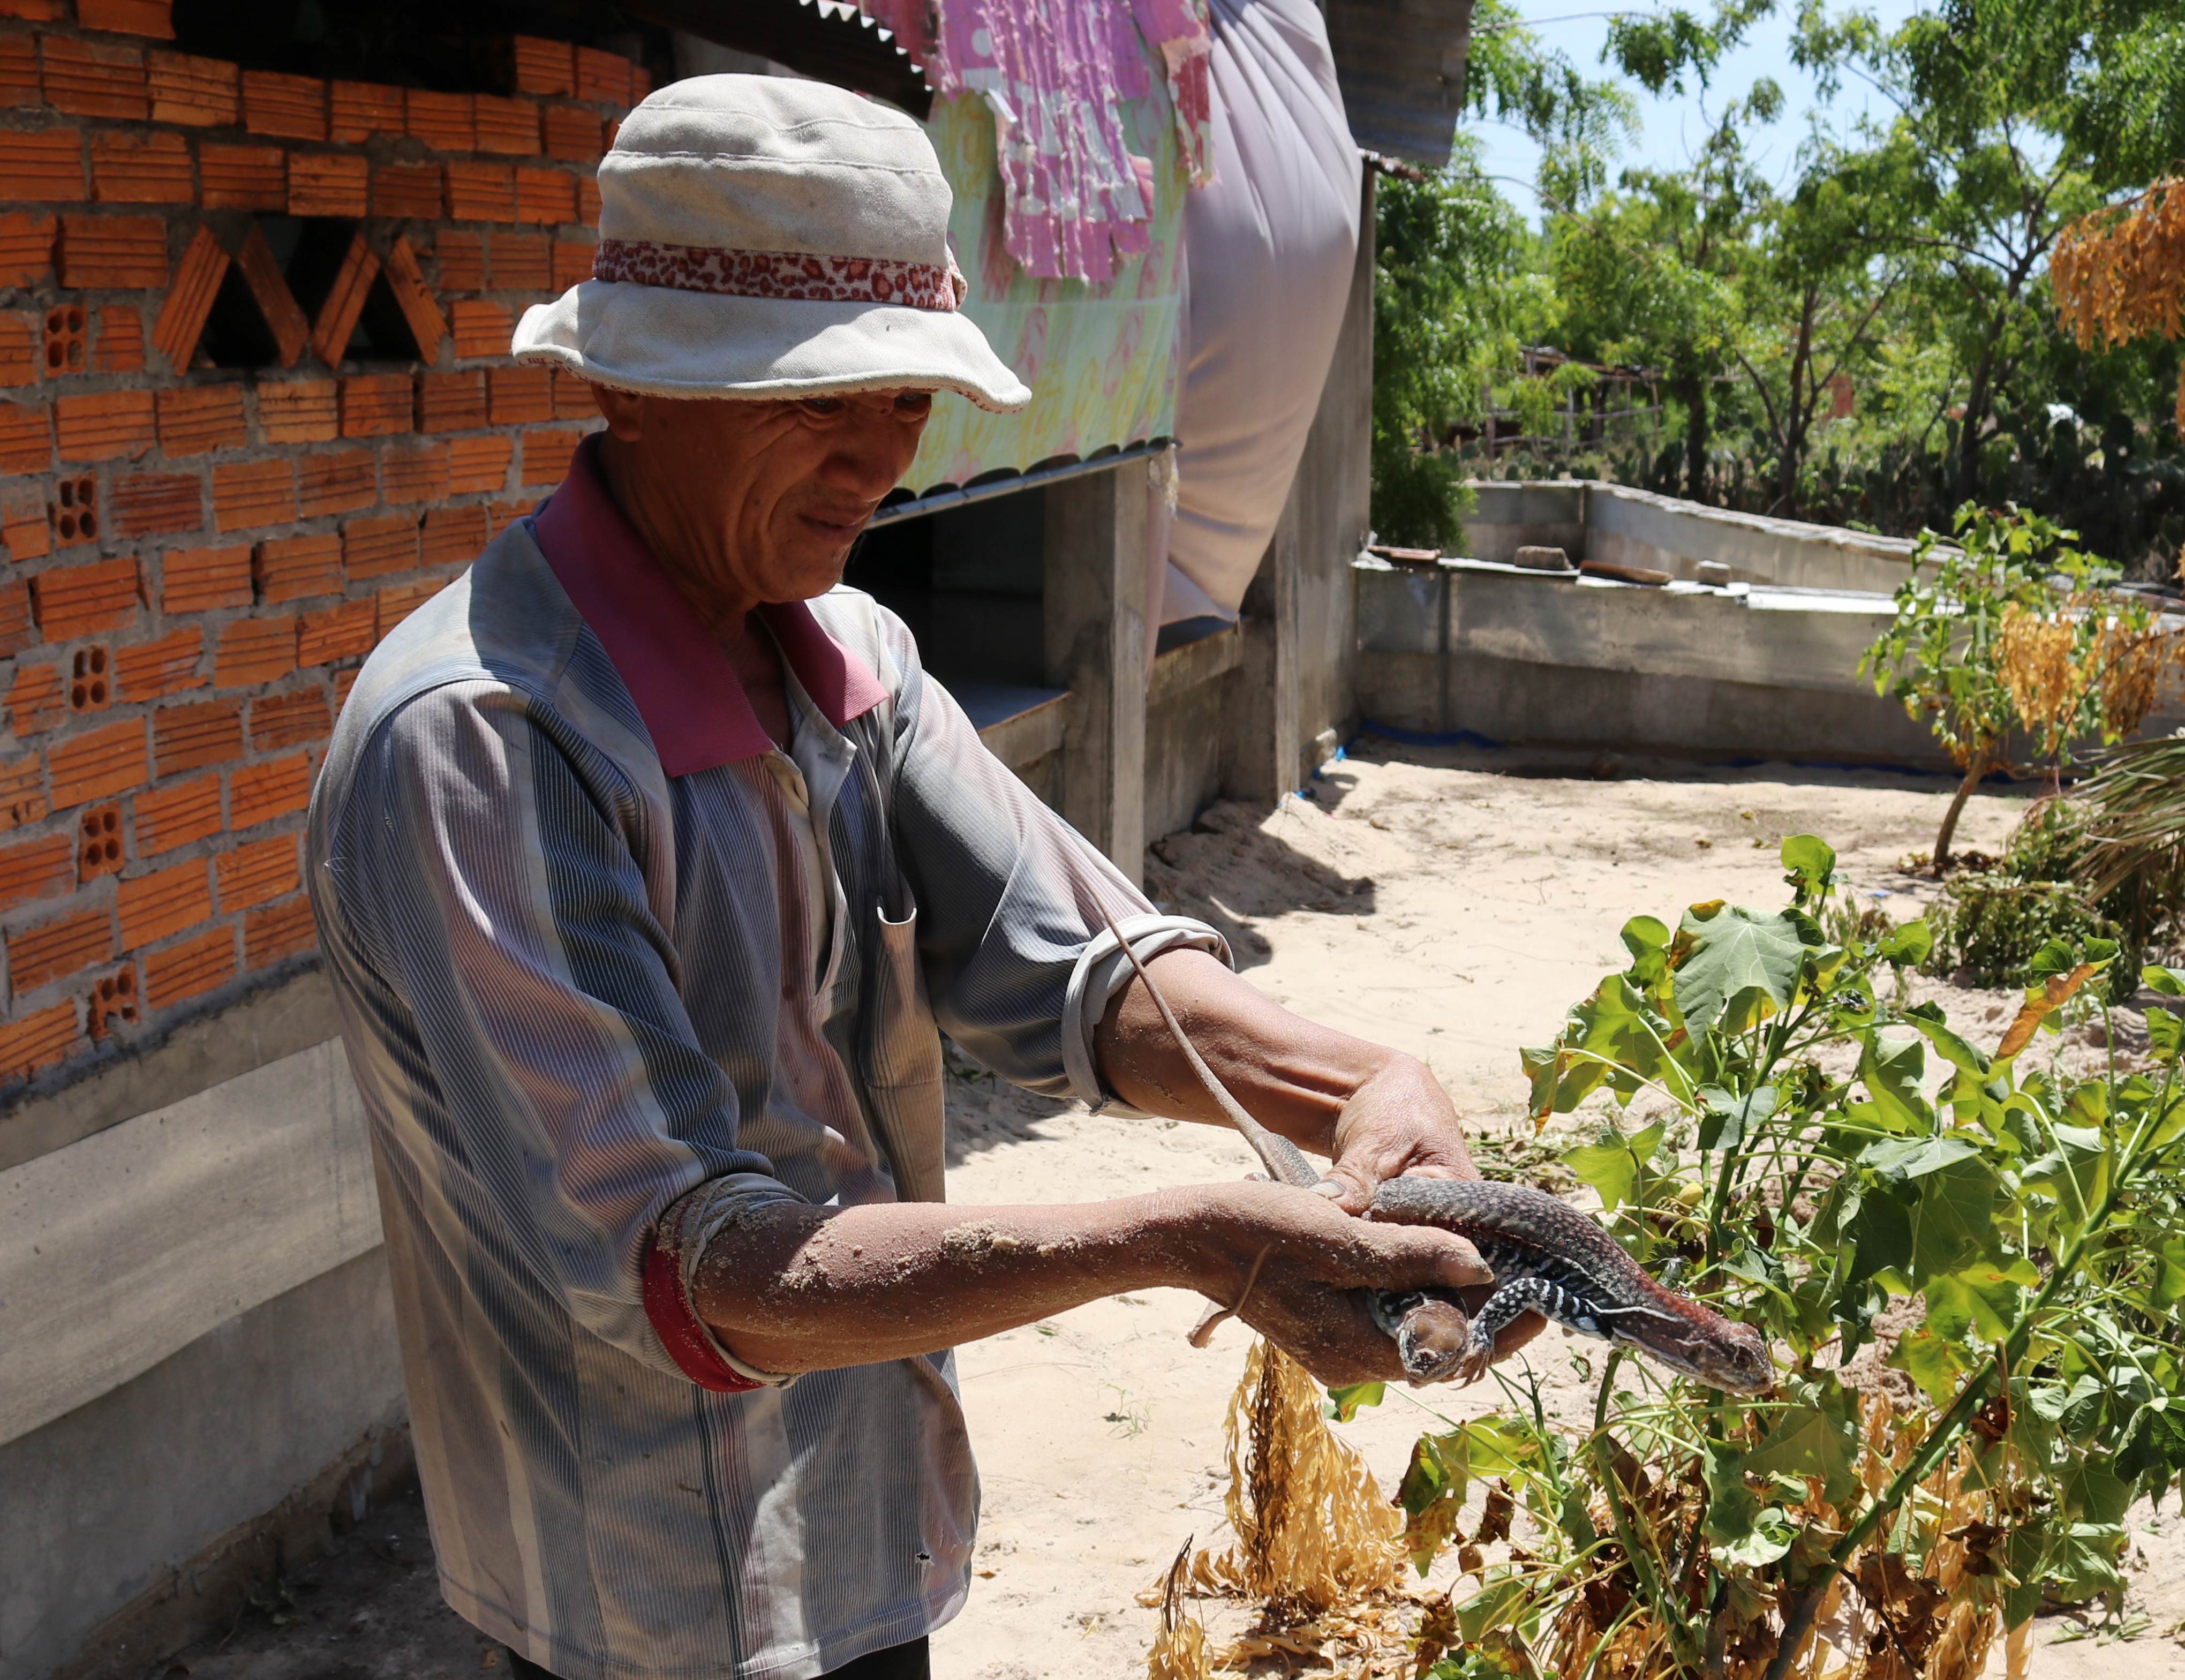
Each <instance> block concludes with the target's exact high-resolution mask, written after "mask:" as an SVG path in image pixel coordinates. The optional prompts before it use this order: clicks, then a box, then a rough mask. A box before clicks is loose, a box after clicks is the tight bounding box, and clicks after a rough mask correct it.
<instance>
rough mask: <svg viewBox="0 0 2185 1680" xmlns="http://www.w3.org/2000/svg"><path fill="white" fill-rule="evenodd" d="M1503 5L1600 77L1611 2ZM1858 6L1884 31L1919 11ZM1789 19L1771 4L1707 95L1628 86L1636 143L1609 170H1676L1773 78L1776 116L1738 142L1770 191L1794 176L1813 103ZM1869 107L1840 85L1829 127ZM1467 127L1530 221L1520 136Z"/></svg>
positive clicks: (1790, 14)
mask: <svg viewBox="0 0 2185 1680" xmlns="http://www.w3.org/2000/svg"><path fill="white" fill-rule="evenodd" d="M1513 3H1514V5H1515V6H1516V8H1517V11H1518V12H1519V13H1520V14H1523V17H1524V19H1525V20H1526V21H1527V22H1528V23H1529V24H1531V25H1534V32H1535V33H1536V34H1537V35H1539V36H1540V38H1541V39H1542V40H1543V41H1544V42H1546V43H1547V44H1549V45H1550V46H1551V47H1556V48H1559V49H1560V50H1561V51H1562V52H1563V53H1566V54H1568V56H1569V58H1570V59H1572V61H1573V63H1575V64H1577V65H1578V67H1579V69H1580V70H1583V71H1584V72H1585V73H1586V74H1587V75H1595V76H1599V75H1607V74H1608V73H1609V71H1608V67H1607V65H1605V64H1602V63H1601V47H1602V46H1603V45H1604V44H1605V43H1606V42H1607V39H1608V20H1607V17H1606V16H1605V15H1603V14H1605V13H1607V12H1609V11H1611V10H1612V9H1613V0H1609V3H1607V4H1603V3H1602V0H1513ZM1688 3H1689V0H1688ZM1866 3H1867V6H1868V8H1869V9H1870V10H1872V11H1873V12H1874V13H1875V15H1876V17H1878V18H1879V19H1880V21H1881V23H1882V25H1883V26H1884V27H1885V28H1891V27H1894V26H1895V25H1897V24H1898V23H1901V22H1902V21H1903V20H1904V19H1906V18H1908V17H1909V16H1910V15H1911V14H1913V13H1914V12H1915V11H1918V10H1920V6H1919V4H1918V3H1916V0H1866ZM1635 9H1638V8H1635ZM1692 9H1695V10H1703V8H1701V7H1693V8H1692ZM1796 14H1797V4H1796V0H1780V5H1779V9H1778V11H1777V14H1776V15H1774V17H1771V18H1768V19H1764V20H1762V22H1761V23H1760V24H1759V25H1758V26H1757V27H1756V28H1755V29H1754V30H1753V31H1752V34H1751V35H1750V36H1748V37H1747V38H1746V43H1745V45H1744V46H1742V47H1740V48H1738V50H1737V51H1736V52H1735V53H1731V54H1730V55H1729V57H1727V58H1726V59H1724V61H1723V64H1722V66H1721V68H1720V70H1718V73H1717V75H1716V76H1715V79H1714V85H1713V87H1712V88H1711V89H1710V90H1709V91H1708V92H1706V93H1704V94H1702V93H1699V92H1692V93H1690V94H1688V95H1686V96H1685V97H1684V98H1677V97H1676V96H1674V95H1666V96H1664V97H1663V98H1659V99H1656V98H1649V97H1648V96H1647V94H1646V92H1645V91H1644V90H1643V89H1641V88H1640V87H1638V85H1637V84H1636V83H1633V84H1631V88H1632V91H1633V92H1635V94H1637V96H1638V98H1639V105H1640V124H1641V128H1640V134H1639V136H1638V137H1637V139H1636V140H1635V141H1634V142H1631V144H1630V145H1629V147H1628V148H1627V149H1626V150H1625V151H1624V153H1623V154H1622V155H1621V156H1620V157H1619V158H1618V160H1617V166H1618V167H1623V168H1630V167H1642V168H1647V169H1657V170H1669V169H1679V168H1681V167H1683V166H1684V165H1685V164H1687V163H1689V162H1690V159H1691V157H1692V155H1693V153H1695V152H1696V150H1697V149H1698V148H1699V145H1700V143H1701V142H1702V141H1703V140H1704V139H1705V138H1706V137H1707V130H1708V127H1709V126H1710V122H1711V119H1712V115H1713V113H1714V112H1716V111H1718V110H1719V109H1720V108H1721V105H1722V103H1723V102H1724V100H1725V99H1729V98H1744V97H1745V95H1746V92H1748V91H1749V90H1750V89H1751V87H1752V84H1753V82H1754V81H1757V80H1758V78H1759V77H1761V76H1763V75H1766V76H1773V77H1774V79H1775V81H1777V82H1778V83H1779V84H1780V86H1781V87H1782V89H1783V93H1784V101H1783V115H1782V117H1781V118H1780V120H1778V121H1776V122H1774V123H1773V124H1769V125H1767V126H1763V127H1759V128H1758V129H1757V130H1756V131H1752V132H1751V133H1748V135H1747V138H1746V144H1747V147H1748V152H1747V155H1748V156H1750V157H1751V158H1752V159H1754V160H1755V161H1756V162H1757V163H1758V164H1759V165H1760V166H1761V167H1762V168H1763V169H1764V170H1766V171H1767V173H1768V175H1769V178H1770V179H1771V180H1773V181H1774V182H1775V183H1776V184H1777V185H1778V186H1781V185H1783V184H1784V183H1785V182H1786V181H1788V180H1789V179H1790V177H1791V174H1792V172H1793V171H1794V170H1795V169H1796V167H1797V154H1798V147H1799V144H1800V142H1802V141H1803V140H1804V138H1805V137H1806V134H1807V131H1808V120H1807V114H1808V112H1809V111H1811V110H1812V109H1813V107H1814V106H1815V105H1816V104H1817V103H1819V94H1818V93H1817V92H1816V91H1815V89H1814V87H1813V79H1812V78H1811V77H1810V76H1808V75H1806V74H1805V73H1804V72H1803V71H1802V70H1799V69H1798V68H1797V65H1795V64H1792V63H1791V33H1792V25H1793V20H1794V19H1795V17H1796ZM1869 98H1874V99H1875V103H1877V104H1879V103H1881V102H1880V99H1879V96H1876V95H1873V94H1871V92H1870V91H1869V89H1868V88H1867V87H1865V86H1864V84H1863V83H1861V82H1859V81H1857V80H1856V79H1854V78H1852V77H1848V76H1847V77H1846V78H1845V81H1844V86H1843V90H1842V92H1841V93H1839V94H1838V96H1837V98H1836V105H1835V107H1834V109H1835V112H1836V118H1837V120H1839V121H1841V122H1847V121H1848V120H1851V119H1853V118H1855V117H1856V116H1857V114H1858V113H1859V112H1860V111H1861V110H1863V109H1865V108H1866V105H1867V102H1868V100H1869ZM1876 114H1880V112H1878V111H1877V113H1876ZM1467 123H1468V126H1469V127H1470V128H1471V129H1472V131H1473V132H1474V133H1476V134H1478V137H1479V138H1480V141H1481V142H1482V144H1483V147H1484V153H1485V155H1484V159H1483V161H1484V165H1485V167H1486V170H1487V172H1488V173H1489V175H1490V176H1495V177H1497V184H1498V185H1499V186H1500V187H1501V188H1502V190H1503V192H1504V193H1506V195H1507V196H1508V197H1509V198H1510V201H1511V202H1512V204H1516V205H1517V208H1518V209H1520V210H1522V211H1523V213H1524V215H1525V216H1526V217H1527V219H1528V220H1537V219H1538V215H1539V210H1540V205H1539V203H1538V201H1537V200H1536V199H1535V198H1534V196H1533V191H1532V182H1533V171H1534V165H1536V164H1537V162H1538V160H1539V158H1540V148H1538V147H1536V146H1534V144H1533V142H1531V141H1529V140H1528V139H1527V138H1526V137H1525V136H1524V134H1523V131H1521V130H1518V129H1516V128H1511V127H1506V126H1503V125H1501V124H1500V123H1495V122H1483V121H1480V120H1478V119H1470V120H1467Z"/></svg>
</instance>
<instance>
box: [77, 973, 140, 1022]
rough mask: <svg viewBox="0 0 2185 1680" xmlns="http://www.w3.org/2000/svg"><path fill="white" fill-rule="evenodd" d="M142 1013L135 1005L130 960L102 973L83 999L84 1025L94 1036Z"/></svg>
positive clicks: (136, 1017)
mask: <svg viewBox="0 0 2185 1680" xmlns="http://www.w3.org/2000/svg"><path fill="white" fill-rule="evenodd" d="M64 1007H65V1006H64ZM141 1013H142V1012H141V1011H140V1010H139V1009H138V1008H137V969H136V966H135V965H134V964H133V963H123V964H122V966H121V967H120V968H116V969H115V971H114V972H113V973H112V974H103V975H101V976H100V977H99V980H98V984H97V985H94V986H92V989H91V992H90V995H89V996H87V997H86V998H85V999H84V1025H85V1028H86V1030H87V1031H88V1032H89V1033H90V1034H91V1036H92V1038H93V1039H95V1040H96V1039H102V1038H107V1037H109V1036H111V1035H113V1034H114V1033H115V1031H117V1030H120V1028H123V1027H133V1026H135V1025H136V1024H137V1020H138V1019H139V1018H140V1016H141Z"/></svg>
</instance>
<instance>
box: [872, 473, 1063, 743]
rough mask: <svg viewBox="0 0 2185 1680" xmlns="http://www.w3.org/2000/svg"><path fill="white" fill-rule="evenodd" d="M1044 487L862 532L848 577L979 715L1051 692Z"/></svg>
mask: <svg viewBox="0 0 2185 1680" xmlns="http://www.w3.org/2000/svg"><path fill="white" fill-rule="evenodd" d="M1046 516H1047V496H1046V493H1045V492H1044V491H1043V490H1040V489H1032V490H1025V491H1022V492H1020V493H1019V494H1015V495H1008V496H996V497H994V498H993V499H992V500H987V501H982V502H975V503H973V504H972V505H970V506H969V507H958V508H949V509H946V510H944V511H941V512H939V513H931V514H925V515H922V516H919V517H917V518H914V519H906V520H903V521H902V522H899V523H895V524H889V525H883V526H881V527H880V528H879V529H877V530H875V531H870V532H868V533H866V534H865V536H864V537H863V539H862V540H861V541H860V542H859V543H858V547H857V550H856V551H855V552H854V553H853V554H852V555H851V557H850V564H849V567H848V569H847V572H845V573H844V574H843V576H844V581H845V582H847V583H850V584H852V586H853V587H855V588H857V589H863V590H865V591H867V592H868V593H869V594H871V595H872V596H873V598H874V599H875V600H878V601H879V602H880V605H881V606H886V607H887V608H889V609H890V610H891V611H894V612H895V613H897V615H898V616H900V617H902V621H903V622H904V623H905V624H906V625H908V627H909V629H910V633H911V634H912V635H914V636H915V637H916V638H917V639H918V650H919V656H920V658H921V659H922V660H923V661H924V662H925V668H926V670H927V671H929V672H930V673H932V675H933V676H934V677H935V678H937V679H938V680H939V681H940V682H941V684H942V685H943V686H944V687H946V688H947V689H948V690H949V692H950V693H951V694H953V695H955V696H956V698H957V700H958V701H960V702H961V703H962V704H963V706H964V710H965V711H966V712H970V714H971V717H972V721H973V722H974V723H980V724H982V725H983V724H985V723H992V722H995V721H998V719H999V718H1001V717H1009V716H1010V715H1012V714H1013V713H1014V712H1020V711H1022V710H1024V709H1025V706H1029V705H1035V704H1037V702H1038V700H1040V699H1042V698H1045V697H1047V696H1048V695H1049V694H1051V692H1052V691H1051V690H1049V689H1048V687H1047V671H1046V664H1047V659H1046V622H1045V611H1046V609H1045V594H1046V589H1045V573H1046V564H1047V560H1046Z"/></svg>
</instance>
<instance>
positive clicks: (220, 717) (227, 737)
mask: <svg viewBox="0 0 2185 1680" xmlns="http://www.w3.org/2000/svg"><path fill="white" fill-rule="evenodd" d="M152 744H153V745H152V755H153V758H154V761H155V762H157V763H158V765H159V774H160V775H161V776H162V777H166V776H171V775H174V774H176V773H178V772H180V771H183V770H202V769H204V767H206V766H207V765H209V764H229V763H232V762H234V761H235V760H237V759H238V758H240V757H242V756H243V702H242V701H241V700H200V701H198V702H196V703H194V704H192V705H188V706H161V707H160V708H159V710H158V711H157V712H154V713H153V714H152Z"/></svg>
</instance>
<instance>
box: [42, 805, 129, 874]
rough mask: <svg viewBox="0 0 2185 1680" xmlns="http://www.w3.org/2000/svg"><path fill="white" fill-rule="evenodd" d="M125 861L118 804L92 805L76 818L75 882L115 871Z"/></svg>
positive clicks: (116, 871) (119, 868) (115, 872)
mask: <svg viewBox="0 0 2185 1680" xmlns="http://www.w3.org/2000/svg"><path fill="white" fill-rule="evenodd" d="M55 838H56V839H59V836H58V835H56V836H55ZM126 862H128V857H127V855H126V849H125V847H124V845H123V842H122V837H121V807H120V806H119V805H94V806H92V807H91V809H90V810H88V811H87V812H84V813H83V814H82V815H81V816H80V817H78V818H76V824H75V878H76V880H77V881H78V882H79V883H82V882H86V881H90V880H92V879H96V878H97V877H98V876H100V875H116V874H119V873H121V867H122V865H123V864H124V863H126Z"/></svg>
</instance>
